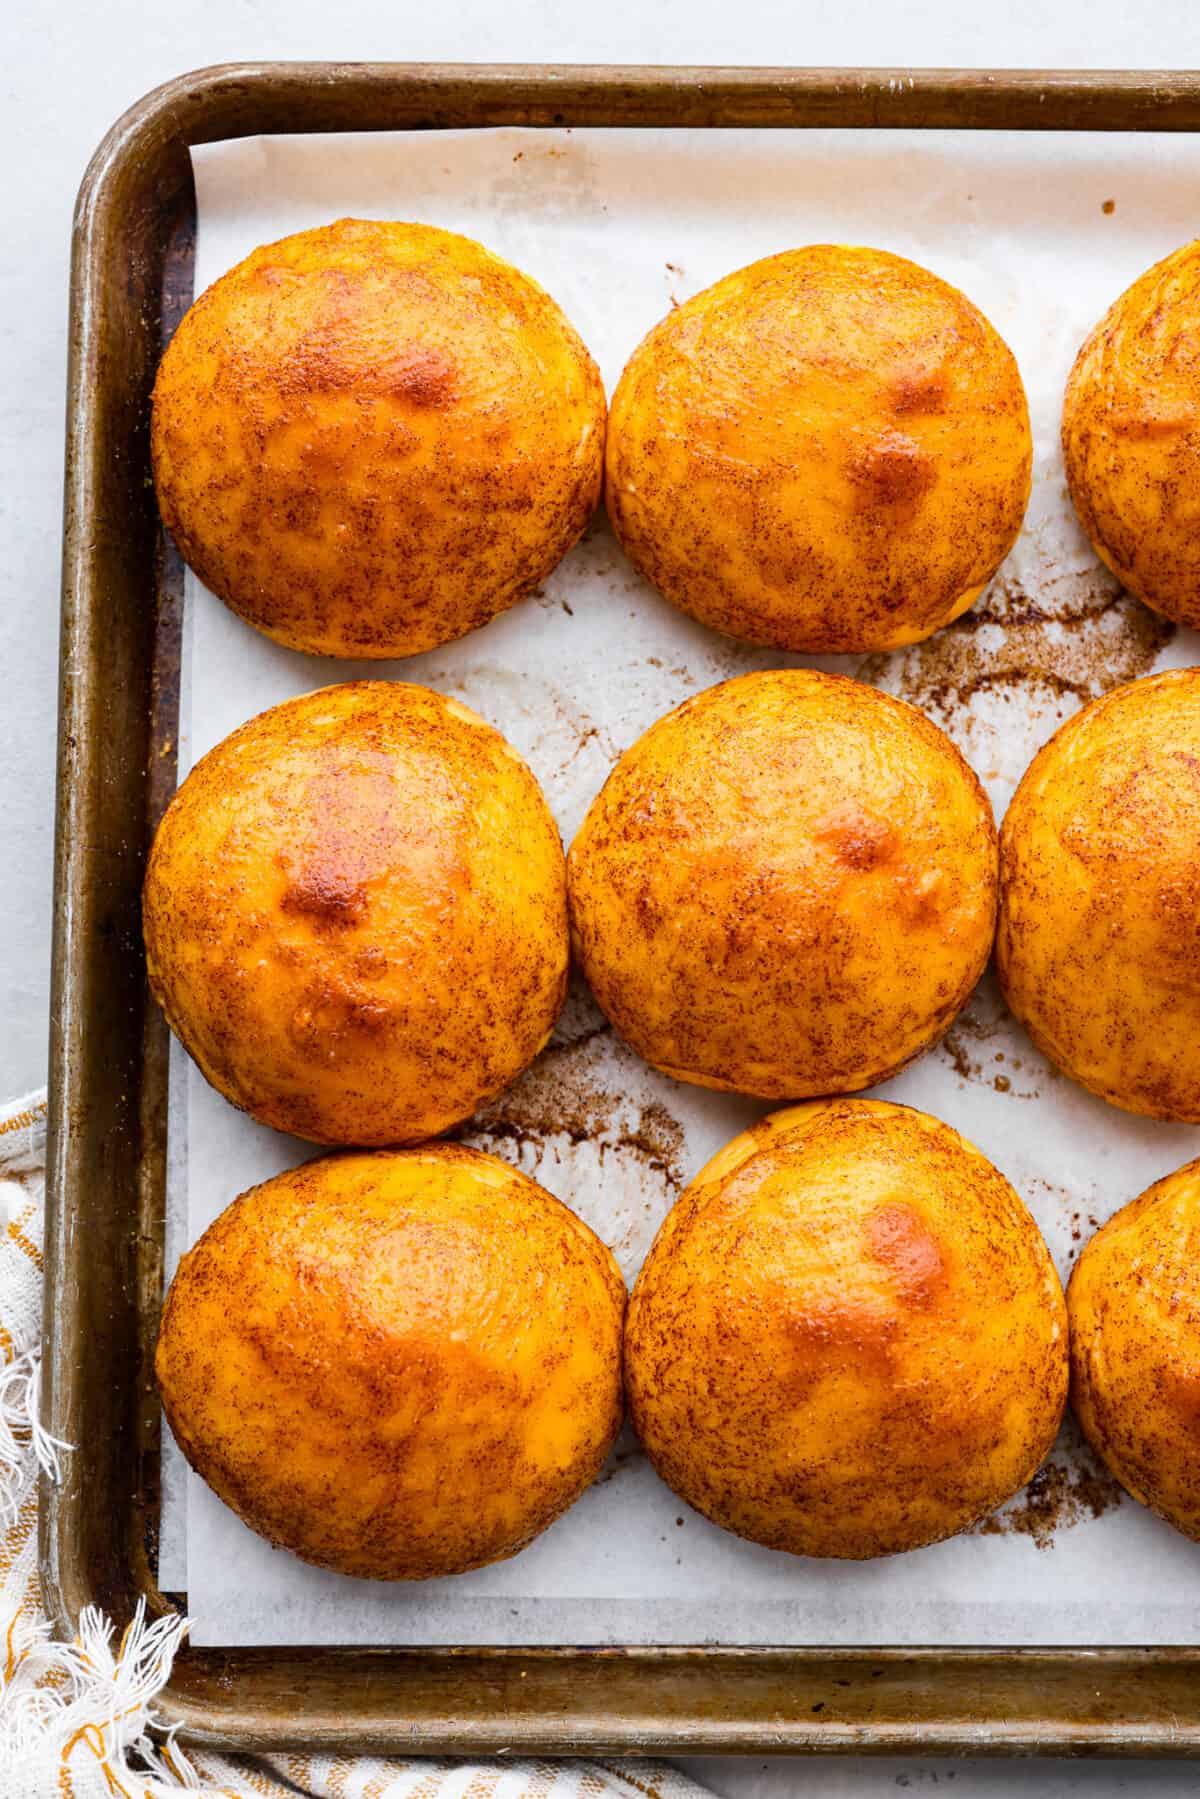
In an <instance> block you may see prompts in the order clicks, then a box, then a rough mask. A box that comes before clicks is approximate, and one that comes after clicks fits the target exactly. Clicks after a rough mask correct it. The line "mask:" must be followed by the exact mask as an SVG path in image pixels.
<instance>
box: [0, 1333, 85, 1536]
mask: <svg viewBox="0 0 1200 1799" xmlns="http://www.w3.org/2000/svg"><path fill="white" fill-rule="evenodd" d="M41 1370H42V1358H41V1355H40V1354H39V1352H38V1351H37V1350H36V1349H31V1350H28V1351H27V1352H26V1354H25V1355H21V1356H16V1357H14V1359H13V1360H12V1361H11V1362H7V1363H6V1364H5V1366H4V1367H3V1368H0V1532H2V1531H6V1530H10V1529H11V1528H12V1526H13V1525H14V1524H15V1523H16V1521H17V1514H18V1512H19V1511H20V1508H21V1503H22V1501H23V1499H24V1497H25V1493H26V1489H27V1483H28V1480H29V1462H28V1455H29V1451H30V1450H31V1449H32V1451H33V1454H34V1458H35V1460H36V1462H37V1466H38V1467H39V1468H40V1469H41V1470H42V1472H43V1473H44V1474H48V1475H49V1476H50V1479H51V1480H55V1481H56V1480H58V1479H59V1476H60V1473H61V1465H60V1462H59V1455H60V1453H61V1452H62V1451H65V1450H68V1449H69V1448H70V1447H71V1445H70V1444H69V1443H64V1442H62V1441H61V1440H60V1439H59V1438H58V1437H52V1436H51V1435H50V1432H49V1431H48V1430H44V1429H43V1427H42V1423H41V1420H40V1419H39V1417H38V1392H39V1388H40V1385H41Z"/></svg>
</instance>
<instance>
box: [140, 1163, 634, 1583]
mask: <svg viewBox="0 0 1200 1799" xmlns="http://www.w3.org/2000/svg"><path fill="white" fill-rule="evenodd" d="M624 1309H625V1285H624V1282H623V1281H622V1279H621V1276H620V1274H619V1272H618V1270H617V1266H616V1263H615V1261H614V1260H613V1257H612V1255H611V1254H610V1252H609V1251H608V1250H607V1249H606V1248H605V1246H604V1244H603V1243H601V1241H600V1239H599V1238H598V1237H597V1236H595V1235H594V1233H593V1232H592V1231H590V1230H589V1229H588V1227H587V1226H586V1225H585V1224H584V1223H583V1222H582V1221H581V1220H580V1219H578V1218H576V1217H575V1215H574V1214H573V1213H572V1212H570V1211H568V1210H567V1208H566V1207H565V1206H563V1205H561V1204H560V1203H559V1201H558V1200H556V1199H554V1198H553V1197H552V1196H551V1195H550V1194H549V1193H547V1192H546V1191H545V1190H544V1188H542V1187H539V1186H538V1185H537V1183H536V1182H535V1181H532V1180H530V1179H529V1178H528V1177H527V1176H526V1175H523V1174H521V1173H520V1172H518V1171H517V1170H516V1169H513V1168H510V1167H508V1166H507V1165H506V1164H505V1163H503V1162H499V1161H497V1160H496V1159H495V1158H494V1157H492V1156H485V1155H482V1154H480V1153H479V1152H478V1151H476V1150H470V1149H462V1148H457V1147H454V1146H451V1145H449V1144H440V1143H439V1144H429V1145H426V1146H425V1147H424V1148H423V1149H420V1150H409V1151H405V1152H402V1153H399V1154H382V1155H349V1156H337V1157H326V1158H324V1159H322V1160H318V1161H315V1162H309V1163H307V1164H306V1165H305V1166H303V1167H301V1168H296V1169H293V1170H291V1171H290V1172H289V1173H286V1174H281V1175H278V1176H276V1177H275V1179H274V1180H270V1181H266V1182H265V1183H264V1184H263V1185H262V1186H260V1187H255V1188H252V1189H251V1190H250V1191H249V1192H248V1193H243V1194H242V1195H241V1197H240V1198H239V1199H237V1200H235V1201H234V1203H233V1204H232V1205H231V1206H230V1207H229V1208H228V1209H227V1210H226V1211H225V1212H223V1213H222V1214H221V1216H220V1217H219V1218H218V1219H217V1220H216V1222H215V1223H214V1224H213V1225H211V1226H210V1228H209V1229H208V1230H207V1231H206V1232H205V1234H204V1236H203V1237H201V1239H200V1241H199V1242H198V1243H197V1244H196V1245H195V1247H194V1248H193V1249H191V1250H189V1251H188V1253H187V1255H185V1256H184V1257H183V1260H182V1261H181V1262H180V1265H179V1270H178V1273H177V1274H176V1276H175V1279H174V1281H173V1283H172V1285H171V1290H170V1293H169V1294H168V1296H167V1302H166V1307H165V1309H164V1312H163V1319H162V1328H161V1332H160V1335H159V1342H158V1352H157V1356H156V1363H155V1366H156V1372H157V1377H158V1382H159V1387H160V1389H161V1392H162V1399H163V1405H164V1407H165V1409H166V1413H167V1417H168V1420H169V1422H170V1424H171V1428H172V1430H173V1431H174V1433H175V1436H176V1438H177V1440H178V1442H179V1444H180V1447H181V1448H182V1449H183V1451H184V1453H185V1454H186V1455H187V1457H188V1459H189V1461H190V1462H191V1463H192V1465H193V1467H195V1468H196V1470H197V1471H198V1473H200V1474H201V1475H202V1476H203V1477H204V1479H205V1480H206V1481H207V1482H208V1483H209V1485H210V1486H211V1487H212V1488H213V1489H214V1491H215V1492H217V1493H218V1494H219V1495H220V1497H221V1498H222V1499H223V1500H224V1501H225V1503H226V1504H227V1505H229V1506H231V1507H232V1508H233V1510H234V1511H236V1512H237V1513H238V1514H239V1516H240V1517H242V1518H243V1519H244V1520H245V1522H246V1523H247V1524H249V1525H250V1526H251V1528H252V1529H254V1530H256V1531H258V1532H259V1533H260V1534H261V1535H263V1536H265V1537H268V1538H269V1539H270V1540H271V1542H273V1543H276V1544H280V1545H282V1546H283V1547H285V1548H287V1549H290V1550H292V1551H293V1552H294V1553H295V1554H296V1555H299V1556H301V1557H303V1559H304V1560H305V1561H310V1562H316V1563H318V1564H319V1565H320V1566H322V1567H326V1568H336V1569H338V1570H340V1571H341V1572H342V1573H344V1574H354V1575H361V1576H367V1577H370V1578H373V1579H377V1580H417V1579H422V1578H425V1577H427V1576H430V1575H440V1574H457V1573H461V1572H462V1571H463V1570H464V1569H467V1568H477V1567H481V1566H483V1565H484V1564H485V1563H488V1562H493V1561H498V1560H501V1559H502V1558H504V1557H505V1556H510V1555H515V1554H516V1552H517V1551H518V1550H519V1549H523V1548H524V1547H525V1545H526V1544H527V1543H528V1542H530V1541H531V1539H532V1538H533V1537H535V1536H537V1535H538V1533H539V1532H540V1531H543V1530H544V1529H545V1528H546V1526H547V1525H548V1524H550V1523H551V1522H552V1521H553V1520H554V1519H555V1518H556V1517H558V1515H559V1514H560V1513H561V1512H563V1511H565V1510H566V1508H567V1507H568V1506H569V1505H571V1504H572V1503H573V1502H574V1500H576V1499H577V1498H578V1497H579V1495H580V1493H581V1492H582V1491H583V1490H584V1488H585V1487H586V1486H588V1484H589V1483H590V1482H591V1481H592V1480H593V1479H594V1478H595V1476H596V1474H597V1473H598V1472H599V1470H600V1468H601V1465H602V1464H603V1461H604V1458H605V1456H606V1455H607V1453H608V1450H609V1448H610V1446H611V1444H612V1442H613V1440H614V1438H615V1437H616V1434H617V1431H618V1429H619V1428H620V1423H621V1415H622V1404H623V1402H622V1392H621V1323H622V1318H623V1315H624Z"/></svg>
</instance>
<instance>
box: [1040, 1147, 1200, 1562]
mask: <svg viewBox="0 0 1200 1799" xmlns="http://www.w3.org/2000/svg"><path fill="white" fill-rule="evenodd" d="M1067 1308H1068V1312H1069V1315H1070V1321H1071V1406H1072V1409H1073V1410H1074V1412H1075V1416H1076V1417H1077V1418H1078V1420H1079V1424H1080V1428H1081V1429H1082V1431H1083V1433H1084V1435H1085V1436H1086V1437H1087V1439H1088V1442H1089V1443H1090V1444H1091V1446H1092V1448H1093V1449H1094V1450H1095V1451H1096V1454H1097V1455H1098V1456H1100V1457H1101V1458H1102V1460H1103V1461H1104V1462H1105V1463H1106V1464H1107V1466H1108V1467H1109V1469H1111V1471H1112V1473H1113V1474H1115V1475H1116V1477H1117V1479H1118V1480H1119V1481H1120V1482H1121V1484H1122V1486H1124V1487H1126V1488H1127V1489H1128V1491H1129V1492H1130V1493H1132V1494H1133V1496H1134V1498H1135V1499H1139V1500H1141V1502H1142V1504H1143V1505H1148V1506H1150V1507H1152V1508H1153V1510H1154V1511H1156V1512H1158V1513H1159V1515H1160V1516H1161V1517H1163V1518H1165V1519H1167V1521H1168V1523H1170V1524H1173V1525H1174V1526H1175V1528H1176V1529H1177V1530H1181V1531H1183V1533H1184V1535H1185V1536H1189V1537H1192V1538H1194V1539H1197V1540H1200V1162H1189V1163H1188V1164H1187V1166H1186V1167H1185V1168H1180V1169H1179V1170H1178V1171H1177V1172H1176V1173H1175V1174H1170V1175H1168V1176H1167V1177H1166V1179H1165V1180H1161V1181H1158V1182H1156V1183H1155V1185H1154V1186H1152V1187H1150V1188H1148V1189H1147V1190H1146V1192H1145V1193H1143V1194H1141V1195H1140V1197H1139V1198H1137V1199H1135V1200H1131V1201H1130V1203H1129V1204H1128V1205H1127V1206H1123V1207H1122V1209H1121V1210H1120V1211H1119V1212H1117V1213H1116V1214H1115V1215H1114V1216H1113V1217H1112V1218H1110V1219H1109V1221H1108V1223H1107V1224H1106V1225H1104V1226H1103V1227H1102V1228H1101V1229H1100V1230H1099V1231H1097V1232H1096V1235H1095V1236H1094V1237H1093V1238H1092V1239H1091V1241H1090V1243H1088V1244H1087V1246H1086V1247H1085V1249H1084V1251H1083V1254H1082V1255H1081V1256H1080V1258H1079V1260H1078V1262H1077V1263H1076V1264H1075V1268H1074V1271H1073V1272H1072V1275H1071V1281H1070V1285H1069V1286H1068V1288H1067Z"/></svg>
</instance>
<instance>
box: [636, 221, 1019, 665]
mask: <svg viewBox="0 0 1200 1799" xmlns="http://www.w3.org/2000/svg"><path fill="white" fill-rule="evenodd" d="M1031 458H1032V445H1031V439H1030V433H1029V416H1028V409H1027V407H1026V403H1025V391H1024V388H1023V387H1022V385H1021V377H1020V374H1019V372H1018V370H1017V365H1016V363H1015V361H1014V360H1013V356H1012V353H1011V351H1010V350H1009V349H1008V347H1007V345H1006V344H1005V343H1004V342H1003V340H1002V339H1001V338H1000V337H999V336H998V335H997V333H996V332H995V331H994V330H993V329H992V327H991V325H989V323H988V321H987V320H986V319H985V318H984V317H983V315H982V313H980V312H979V311H978V310H977V308H976V307H974V306H972V304H971V303H970V301H969V300H967V299H966V298H965V297H964V295H962V294H961V293H959V292H958V290H957V289H956V288H953V287H951V286H950V285H949V284H948V283H947V282H945V281H940V280H939V279H938V278H937V276H935V275H931V274H930V273H929V272H928V270H926V269H922V268H920V267H918V265H917V264H916V263H912V262H906V261H905V260H904V258H903V257H899V256H891V255H889V254H887V252H885V251H882V250H869V249H861V248H854V247H848V246H846V245H840V244H814V245H811V246H810V247H809V248H807V249H804V250H792V251H788V252H786V253H784V254H783V255H780V256H771V257H767V258H766V259H765V260H764V261H762V262H756V263H752V264H751V265H750V267H749V268H745V269H741V270H739V271H738V272H737V273H736V274H733V275H729V276H727V277H726V278H725V280H723V281H719V282H717V284H716V285H715V286H714V287H710V288H707V289H706V290H705V291H704V292H703V293H701V294H697V295H696V297H695V298H694V299H692V300H689V301H688V302H687V303H686V304H685V305H683V306H680V307H679V308H678V309H677V310H676V311H674V312H672V313H670V314H669V316H668V317H667V318H665V319H664V320H663V321H662V322H661V324H659V325H657V326H656V327H655V328H654V330H653V331H652V332H651V333H650V334H649V336H648V337H647V338H645V340H644V341H643V342H642V344H641V345H640V346H639V348H638V349H637V350H635V352H634V354H633V356H632V357H631V358H630V360H629V362H628V364H627V365H626V368H625V372H624V374H623V375H622V376H621V379H620V381H619V383H618V385H617V389H616V392H615V393H614V395H613V403H612V412H611V417H610V420H609V433H608V448H607V456H606V461H607V484H606V494H607V501H608V510H609V514H610V516H611V518H612V522H613V529H614V530H615V531H616V533H617V536H618V537H619V538H620V540H621V542H622V544H623V545H624V547H625V549H626V551H627V552H628V554H629V556H630V557H631V559H632V560H633V561H634V562H635V563H636V565H637V566H638V568H639V569H640V570H641V571H642V573H643V574H644V575H646V577H647V578H648V579H649V580H650V581H652V582H653V583H654V585H655V586H656V587H657V588H658V589H659V590H660V592H662V593H663V594H665V595H666V597H667V598H668V599H669V600H672V601H674V603H675V604H676V605H677V606H680V607H682V609H683V610H684V611H685V612H690V613H691V614H693V616H694V617H696V618H699V619H701V620H702V621H703V622H704V623H705V624H707V625H711V626H713V627H714V628H715V629H716V630H718V631H724V632H725V633H726V634H727V635H729V636H732V637H740V638H745V639H747V640H749V641H750V642H752V643H764V644H772V645H775V646H776V647H778V648H781V649H791V650H817V651H825V652H831V651H863V650H882V649H892V648H895V647H896V646H898V645H900V644H905V643H914V642H916V641H917V640H919V639H920V638H923V637H928V636H929V634H930V633H931V632H932V631H936V630H937V629H938V627H939V626H941V625H944V624H947V623H948V622H949V621H950V620H951V619H952V618H956V617H958V615H959V614H960V613H962V612H964V611H965V610H966V609H967V607H968V606H969V605H971V604H972V603H973V601H974V600H975V599H976V598H978V595H979V593H980V592H981V591H982V588H983V586H984V585H985V584H986V582H987V581H988V580H989V579H990V578H991V576H992V575H993V574H994V573H995V571H996V569H997V568H998V567H999V565H1000V563H1001V562H1002V561H1003V559H1004V557H1005V556H1006V555H1007V554H1008V551H1009V550H1010V549H1011V547H1012V545H1013V543H1014V541H1015V540H1016V536H1017V532H1018V531H1019V529H1020V526H1021V519H1022V517H1023V516H1024V512H1025V506H1026V503H1027V501H1028V498H1029V481H1030V465H1031Z"/></svg>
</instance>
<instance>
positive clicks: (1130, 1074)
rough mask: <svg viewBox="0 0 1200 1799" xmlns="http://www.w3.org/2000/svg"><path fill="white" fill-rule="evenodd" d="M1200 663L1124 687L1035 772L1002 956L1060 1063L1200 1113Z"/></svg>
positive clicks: (1025, 1016)
mask: <svg viewBox="0 0 1200 1799" xmlns="http://www.w3.org/2000/svg"><path fill="white" fill-rule="evenodd" d="M1198 846H1200V671H1197V670H1196V669H1178V670H1172V671H1169V672H1167V673H1165V674H1160V675H1151V676H1149V677H1147V678H1146V679H1145V680H1142V681H1135V682H1131V683H1130V684H1129V685H1128V686H1126V687H1118V688H1116V689H1114V691H1113V692H1112V693H1109V694H1106V695H1105V696H1104V697H1103V698H1102V699H1099V700H1095V701H1093V703H1092V704H1091V705H1090V706H1086V707H1085V708H1084V709H1083V711H1082V712H1079V713H1077V714H1076V715H1075V717H1074V718H1071V719H1069V720H1068V721H1067V723H1066V724H1065V725H1063V726H1062V728H1061V729H1060V730H1059V731H1058V732H1057V733H1056V735H1055V736H1054V737H1052V738H1051V740H1050V742H1049V743H1048V744H1046V745H1045V747H1044V748H1043V749H1042V750H1041V751H1040V752H1039V753H1038V755H1037V756H1036V757H1035V758H1034V760H1033V762H1032V763H1031V764H1030V766H1029V768H1028V769H1027V770H1026V771H1025V774H1024V776H1023V777H1022V780H1021V784H1020V786H1019V787H1018V788H1017V791H1016V794H1015V795H1014V797H1013V801H1012V804H1011V806H1010V807H1009V809H1008V814H1007V816H1006V817H1005V820H1004V825H1003V828H1002V830H1001V833H1000V922H999V927H998V930H997V936H996V966H997V969H998V971H999V975H1000V980H1001V983H1002V985H1003V988H1004V992H1005V997H1006V998H1007V1000H1008V1003H1009V1005H1010V1006H1011V1007H1012V1010H1013V1011H1014V1012H1015V1013H1016V1015H1017V1017H1018V1018H1019V1019H1020V1020H1021V1022H1022V1024H1023V1025H1024V1026H1025V1028H1026V1030H1027V1031H1028V1032H1029V1034H1030V1036H1031V1037H1032V1038H1033V1040H1034V1042H1035V1043H1036V1044H1037V1045H1038V1047H1039V1049H1041V1050H1042V1051H1043V1052H1044V1053H1045V1054H1046V1055H1047V1056H1049V1057H1050V1059H1051V1061H1053V1062H1055V1063H1057V1064H1058V1066H1059V1067H1060V1068H1062V1069H1065V1071H1066V1072H1067V1073H1068V1074H1069V1075H1070V1076H1071V1077H1072V1079H1074V1080H1077V1081H1079V1082H1080V1083H1081V1084H1082V1085H1083V1086H1085V1087H1088V1088H1090V1089H1091V1091H1092V1092H1093V1093H1098V1094H1099V1095H1100V1096H1101V1098H1103V1099H1106V1100H1108V1101H1110V1102H1111V1103H1112V1104H1113V1105H1116V1106H1122V1107H1124V1108H1125V1109H1126V1110H1128V1111H1131V1112H1143V1113H1148V1114H1149V1115H1150V1116H1151V1117H1154V1118H1173V1119H1180V1120H1184V1121H1187V1122H1190V1123H1200V944H1198V943H1197V939H1196V918H1197V917H1198V916H1200V855H1198Z"/></svg>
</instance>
